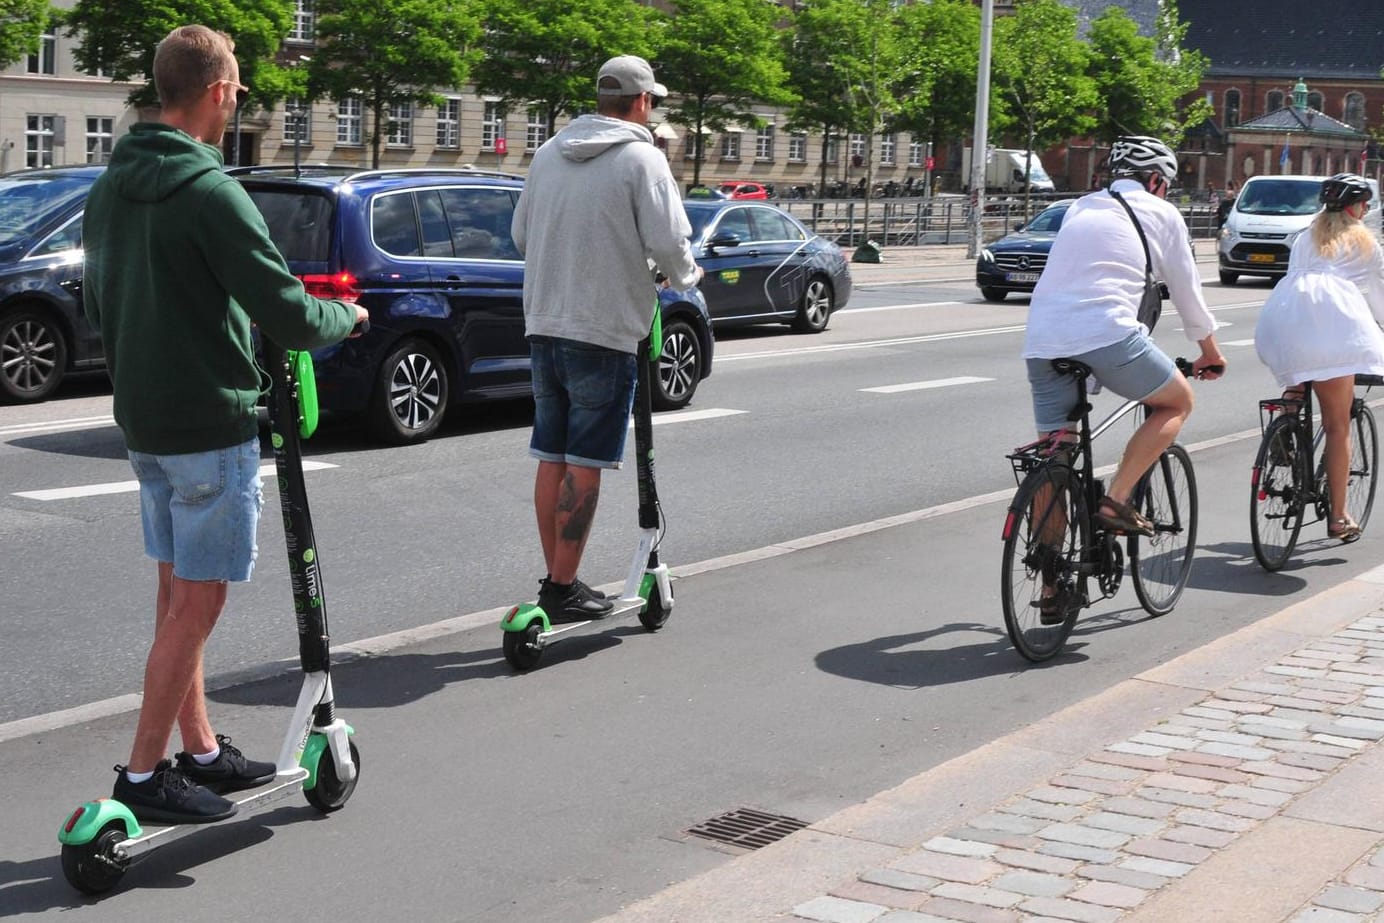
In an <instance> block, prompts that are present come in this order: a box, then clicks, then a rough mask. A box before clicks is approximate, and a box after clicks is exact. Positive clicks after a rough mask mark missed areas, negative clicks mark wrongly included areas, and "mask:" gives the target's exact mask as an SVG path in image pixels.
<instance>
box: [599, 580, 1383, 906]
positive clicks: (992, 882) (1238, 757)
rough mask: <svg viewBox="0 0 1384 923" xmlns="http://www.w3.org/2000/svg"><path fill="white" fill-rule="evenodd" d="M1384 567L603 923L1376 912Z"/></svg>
mask: <svg viewBox="0 0 1384 923" xmlns="http://www.w3.org/2000/svg"><path fill="white" fill-rule="evenodd" d="M1381 737H1384V567H1380V568H1376V569H1374V570H1372V571H1370V572H1368V573H1366V574H1364V575H1362V576H1361V577H1359V578H1357V579H1354V580H1350V581H1347V582H1346V583H1343V584H1340V585H1339V586H1337V587H1335V588H1334V589H1332V590H1328V591H1326V592H1324V593H1321V594H1319V595H1318V596H1316V597H1313V598H1311V599H1308V600H1305V601H1303V602H1300V603H1298V604H1296V605H1293V606H1291V607H1289V608H1287V609H1285V610H1283V611H1282V612H1279V613H1278V614H1276V615H1274V616H1271V617H1270V618H1267V619H1264V620H1262V621H1260V622H1258V623H1255V624H1254V625H1251V626H1248V627H1246V628H1244V629H1242V630H1240V631H1237V632H1235V633H1233V634H1231V635H1228V636H1225V637H1223V638H1221V639H1220V640H1219V641H1217V642H1214V643H1212V644H1208V645H1206V646H1204V647H1202V648H1200V649H1198V650H1196V651H1193V652H1191V653H1188V654H1186V655H1184V656H1182V657H1179V658H1177V659H1176V660H1173V661H1171V662H1169V663H1167V664H1164V665H1162V666H1160V667H1157V668H1155V669H1152V670H1149V671H1146V672H1145V673H1143V674H1141V675H1138V676H1136V677H1134V678H1132V679H1130V680H1127V681H1125V682H1123V683H1120V684H1118V685H1116V686H1114V687H1112V688H1111V689H1109V690H1107V691H1106V692H1104V693H1101V694H1099V695H1096V696H1093V697H1091V698H1089V699H1087V700H1086V701H1083V702H1080V703H1078V704H1076V705H1074V706H1072V707H1070V708H1067V709H1065V710H1063V711H1061V712H1059V713H1057V714H1054V715H1052V716H1051V717H1050V718H1048V719H1047V720H1045V721H1041V722H1039V723H1037V724H1035V725H1032V726H1030V727H1028V728H1026V729H1024V730H1022V731H1020V732H1018V733H1015V734H1012V735H1010V736H1009V737H1007V738H1003V739H1000V740H997V741H994V742H993V743H990V744H988V745H986V746H983V747H981V748H979V749H977V750H974V751H972V752H971V753H969V754H966V755H965V756H962V757H959V758H957V759H955V760H952V761H951V762H948V763H945V764H943V765H941V766H938V767H937V768H935V769H933V770H931V771H928V772H925V773H923V774H921V775H918V776H916V777H914V778H913V779H911V780H909V781H907V782H905V783H904V784H902V785H900V786H898V787H897V788H895V789H892V790H890V791H886V792H883V793H881V794H879V795H877V796H876V797H874V798H871V799H869V800H868V801H866V802H864V803H863V804H859V805H856V806H854V807H850V808H847V809H845V810H843V811H841V812H839V813H837V814H835V815H833V816H830V817H828V818H826V819H824V820H822V821H820V822H818V823H815V824H813V825H811V826H810V827H809V828H807V829H805V830H802V831H799V832H797V833H794V834H792V835H791V836H789V837H787V838H786V839H783V840H781V841H779V842H777V843H774V844H772V845H770V846H767V847H765V848H763V849H761V850H759V851H757V852H753V853H747V854H745V855H743V856H740V857H738V858H736V859H735V860H733V861H731V862H729V863H726V864H725V865H723V866H721V867H719V868H717V869H714V870H712V871H710V872H707V873H705V874H703V875H701V876H699V877H697V878H694V879H691V880H689V881H686V882H683V883H681V884H679V885H675V886H674V887H671V888H669V889H667V890H666V891H664V892H663V893H661V894H658V895H655V896H653V897H651V898H648V899H646V900H643V901H640V902H637V903H635V904H633V905H631V906H630V907H628V908H626V909H625V910H624V911H622V912H620V913H617V914H613V915H611V916H608V917H606V918H604V920H603V921H601V923H646V921H647V923H758V921H804V920H808V921H817V923H955V921H969V923H1014V921H1021V920H1027V921H1034V923H1057V921H1080V923H1113V921H1117V920H1119V921H1123V923H1174V921H1175V923H1184V921H1185V923H1190V921H1216V923H1234V921H1243V923H1287V921H1291V923H1347V921H1363V920H1373V919H1378V917H1377V916H1376V914H1378V913H1379V911H1380V910H1381V908H1384V799H1382V798H1380V797H1379V795H1378V790H1379V779H1380V777H1381V772H1384V748H1381V747H1380V746H1379V742H1380V739H1381Z"/></svg>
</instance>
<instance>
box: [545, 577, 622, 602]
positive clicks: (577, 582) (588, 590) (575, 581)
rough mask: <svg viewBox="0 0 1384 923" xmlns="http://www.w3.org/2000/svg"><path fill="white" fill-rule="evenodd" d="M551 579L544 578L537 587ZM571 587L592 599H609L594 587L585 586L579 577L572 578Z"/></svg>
mask: <svg viewBox="0 0 1384 923" xmlns="http://www.w3.org/2000/svg"><path fill="white" fill-rule="evenodd" d="M551 579H552V578H551V577H544V578H543V579H542V580H540V581H538V585H539V586H540V587H541V586H542V585H543V584H545V583H547V582H548V581H549V580H551ZM572 586H574V587H576V588H577V589H579V590H581V591H582V592H583V593H585V594H587V595H588V596H590V597H591V598H592V599H609V598H610V597H609V596H606V594H604V593H602V592H601V591H600V590H598V589H596V588H595V587H594V586H587V585H586V584H585V583H584V582H583V581H582V579H581V578H580V577H573V578H572Z"/></svg>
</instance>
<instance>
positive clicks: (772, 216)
mask: <svg viewBox="0 0 1384 923" xmlns="http://www.w3.org/2000/svg"><path fill="white" fill-rule="evenodd" d="M750 217H751V219H752V221H753V223H754V237H753V239H754V240H775V241H777V240H803V239H804V235H803V232H802V229H801V228H799V227H798V226H797V225H796V224H794V223H793V221H792V220H790V219H789V218H788V216H787V215H785V214H783V212H780V211H777V210H775V209H772V208H756V209H753V210H751V212H750Z"/></svg>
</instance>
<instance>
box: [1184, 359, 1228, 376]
mask: <svg viewBox="0 0 1384 923" xmlns="http://www.w3.org/2000/svg"><path fill="white" fill-rule="evenodd" d="M1174 361H1175V362H1176V363H1177V370H1178V371H1179V372H1181V373H1182V376H1183V377H1184V378H1191V377H1192V363H1191V362H1189V361H1187V360H1186V359H1184V358H1182V357H1181V356H1178V357H1177V359H1175V360H1174ZM1202 371H1203V372H1210V373H1211V374H1212V375H1221V374H1224V372H1225V366H1223V365H1208V366H1207V367H1206V368H1204V369H1202Z"/></svg>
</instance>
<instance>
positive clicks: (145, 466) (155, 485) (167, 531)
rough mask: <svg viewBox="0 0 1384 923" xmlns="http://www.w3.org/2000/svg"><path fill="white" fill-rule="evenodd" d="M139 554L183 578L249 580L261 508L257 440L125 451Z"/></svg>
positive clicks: (253, 560)
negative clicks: (135, 482)
mask: <svg viewBox="0 0 1384 923" xmlns="http://www.w3.org/2000/svg"><path fill="white" fill-rule="evenodd" d="M129 454H130V465H131V467H133V468H134V469H135V476H136V477H138V478H139V508H140V519H141V521H142V522H143V525H144V553H145V554H147V555H149V557H151V558H153V559H154V560H156V561H164V562H170V563H172V565H173V575H174V576H175V577H178V578H180V579H182V580H234V581H245V580H249V579H250V573H251V572H252V571H253V570H254V569H255V555H256V553H257V551H258V549H257V548H256V546H255V529H256V527H257V526H258V525H259V515H260V508H261V507H262V506H263V504H264V499H263V495H262V494H261V492H260V476H259V467H260V446H259V440H258V439H251V440H249V441H247V442H243V443H241V444H240V445H236V446H231V447H229V448H225V449H214V450H212V451H210V452H189V453H187V454H184V455H150V454H148V453H145V452H130V453H129Z"/></svg>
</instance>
